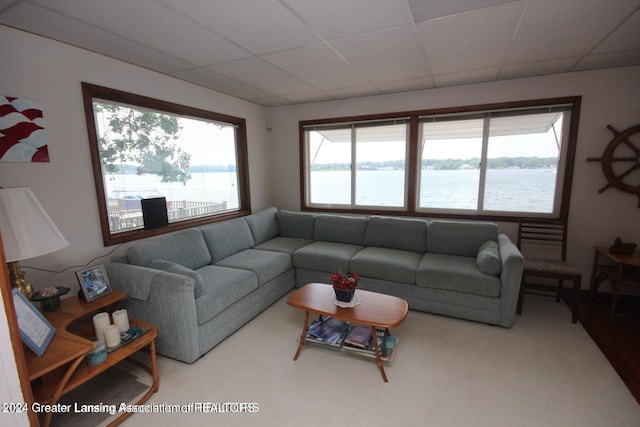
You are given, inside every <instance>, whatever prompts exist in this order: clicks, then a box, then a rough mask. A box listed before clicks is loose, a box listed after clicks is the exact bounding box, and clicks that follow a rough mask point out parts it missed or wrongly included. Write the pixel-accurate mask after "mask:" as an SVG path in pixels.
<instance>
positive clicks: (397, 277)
mask: <svg viewBox="0 0 640 427" xmlns="http://www.w3.org/2000/svg"><path fill="white" fill-rule="evenodd" d="M421 260H422V255H421V254H417V253H415V252H409V251H401V250H399V249H388V248H377V247H371V246H370V247H368V248H364V249H363V250H361V251H360V252H358V253H357V254H355V255H354V256H353V258H351V261H350V263H349V269H350V271H351V272H354V273H358V274H360V275H361V276H367V277H373V278H376V279H382V280H389V281H392V282H398V283H407V284H410V285H413V284H415V283H416V270H417V269H418V265H420V261H421Z"/></svg>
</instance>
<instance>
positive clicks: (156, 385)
mask: <svg viewBox="0 0 640 427" xmlns="http://www.w3.org/2000/svg"><path fill="white" fill-rule="evenodd" d="M149 353H150V356H151V376H152V377H153V392H154V393H157V392H158V390H160V380H159V378H158V364H157V363H156V340H153V341H151V345H150V346H149Z"/></svg>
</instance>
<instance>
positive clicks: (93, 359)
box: [85, 341, 107, 366]
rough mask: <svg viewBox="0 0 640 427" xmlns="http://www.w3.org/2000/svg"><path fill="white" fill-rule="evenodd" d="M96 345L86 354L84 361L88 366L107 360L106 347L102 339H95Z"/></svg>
mask: <svg viewBox="0 0 640 427" xmlns="http://www.w3.org/2000/svg"><path fill="white" fill-rule="evenodd" d="M95 343H96V346H95V347H94V348H93V350H91V351H90V352H89V354H87V357H85V361H86V362H87V365H89V366H96V365H99V364H101V363H102V362H104V361H105V360H107V347H106V346H105V344H104V341H95Z"/></svg>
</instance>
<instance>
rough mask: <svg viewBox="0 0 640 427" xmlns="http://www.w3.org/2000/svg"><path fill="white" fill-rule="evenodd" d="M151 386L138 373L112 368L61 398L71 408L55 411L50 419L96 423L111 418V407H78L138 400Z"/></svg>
mask: <svg viewBox="0 0 640 427" xmlns="http://www.w3.org/2000/svg"><path fill="white" fill-rule="evenodd" d="M148 389H149V387H148V386H147V385H145V384H144V383H142V382H140V381H138V378H137V376H136V375H134V374H131V373H129V372H126V371H123V370H121V369H118V368H112V369H109V370H108V371H105V372H103V373H102V374H100V375H98V376H97V377H95V378H94V379H92V380H91V381H90V382H88V383H86V384H83V385H82V386H80V387H78V388H77V389H75V390H73V391H72V392H71V393H68V394H65V395H64V396H62V398H61V399H60V402H59V403H61V404H64V405H72V406H71V411H70V412H69V413H65V414H55V415H54V416H53V418H52V419H51V426H52V427H56V426H59V427H64V426H74V427H84V426H86V427H93V426H97V425H99V424H100V423H102V422H104V421H105V420H108V419H109V418H110V414H109V410H108V409H107V410H100V411H99V412H91V413H80V412H78V411H76V407H77V408H82V407H83V405H96V406H95V407H97V408H104V406H100V405H108V406H111V405H115V407H116V408H117V407H118V406H119V405H120V404H121V403H122V402H129V401H136V400H137V399H136V398H137V397H138V396H140V395H142V393H144V392H146V391H147V390H148Z"/></svg>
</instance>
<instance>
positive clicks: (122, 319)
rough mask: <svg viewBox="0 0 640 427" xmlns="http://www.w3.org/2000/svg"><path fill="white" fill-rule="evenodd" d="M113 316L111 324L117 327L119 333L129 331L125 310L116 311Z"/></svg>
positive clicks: (127, 316)
mask: <svg viewBox="0 0 640 427" xmlns="http://www.w3.org/2000/svg"><path fill="white" fill-rule="evenodd" d="M112 316H113V324H114V325H116V326H117V327H118V330H120V332H126V331H128V330H129V315H128V314H127V310H125V309H124V308H123V309H122V310H116V311H114V312H113V314H112Z"/></svg>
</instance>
